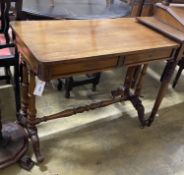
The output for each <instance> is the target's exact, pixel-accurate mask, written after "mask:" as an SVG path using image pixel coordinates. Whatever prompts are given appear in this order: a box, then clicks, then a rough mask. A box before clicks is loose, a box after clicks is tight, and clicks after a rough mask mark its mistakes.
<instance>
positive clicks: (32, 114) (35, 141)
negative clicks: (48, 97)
mask: <svg viewBox="0 0 184 175" xmlns="http://www.w3.org/2000/svg"><path fill="white" fill-rule="evenodd" d="M28 76H29V92H28V97H29V100H28V116H27V129H28V133H29V136H30V138H31V141H32V145H33V151H34V153H35V155H36V159H37V161H38V162H42V161H43V159H44V158H43V156H42V154H41V152H40V143H39V137H38V133H37V128H36V125H35V124H34V121H35V120H36V104H35V102H36V101H35V95H34V94H33V92H34V88H35V75H34V73H33V72H32V71H31V70H29V69H28Z"/></svg>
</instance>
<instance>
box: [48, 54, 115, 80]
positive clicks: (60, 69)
mask: <svg viewBox="0 0 184 175" xmlns="http://www.w3.org/2000/svg"><path fill="white" fill-rule="evenodd" d="M117 62H118V57H109V58H104V59H103V58H99V59H93V60H86V61H81V62H72V63H63V64H59V65H54V66H53V67H52V68H51V70H50V72H52V77H57V76H67V75H73V74H78V73H85V72H95V71H100V70H105V69H109V68H113V67H116V66H117Z"/></svg>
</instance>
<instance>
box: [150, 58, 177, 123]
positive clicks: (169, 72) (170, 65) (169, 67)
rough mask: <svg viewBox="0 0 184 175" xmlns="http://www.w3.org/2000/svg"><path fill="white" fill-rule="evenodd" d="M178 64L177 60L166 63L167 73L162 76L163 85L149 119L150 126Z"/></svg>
mask: <svg viewBox="0 0 184 175" xmlns="http://www.w3.org/2000/svg"><path fill="white" fill-rule="evenodd" d="M176 65H177V62H176V61H168V63H167V65H166V69H165V73H164V74H163V76H162V81H161V86H160V89H159V92H158V94H157V98H156V101H155V103H154V106H153V109H152V112H151V115H150V117H149V119H148V126H150V125H151V124H152V122H153V121H154V119H155V115H156V113H157V111H158V109H159V107H160V104H161V102H162V100H163V98H164V95H165V93H166V90H167V88H168V85H169V82H170V80H171V77H172V74H173V72H174V69H175V67H176Z"/></svg>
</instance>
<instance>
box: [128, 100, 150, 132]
mask: <svg viewBox="0 0 184 175" xmlns="http://www.w3.org/2000/svg"><path fill="white" fill-rule="evenodd" d="M128 99H129V100H130V102H131V103H132V105H133V106H134V108H135V109H136V111H137V113H138V117H139V121H140V123H141V127H142V128H144V126H145V125H146V124H147V120H145V118H144V106H143V104H142V102H141V100H140V99H139V98H138V97H137V96H130V97H129V98H128Z"/></svg>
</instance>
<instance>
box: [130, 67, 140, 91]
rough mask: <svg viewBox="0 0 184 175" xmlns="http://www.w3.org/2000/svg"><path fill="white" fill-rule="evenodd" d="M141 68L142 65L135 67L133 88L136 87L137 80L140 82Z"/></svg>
mask: <svg viewBox="0 0 184 175" xmlns="http://www.w3.org/2000/svg"><path fill="white" fill-rule="evenodd" d="M141 67H142V66H140V65H139V66H136V67H135V70H134V75H133V80H132V84H131V88H135V87H136V83H137V80H138V78H139V75H140V71H141Z"/></svg>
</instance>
